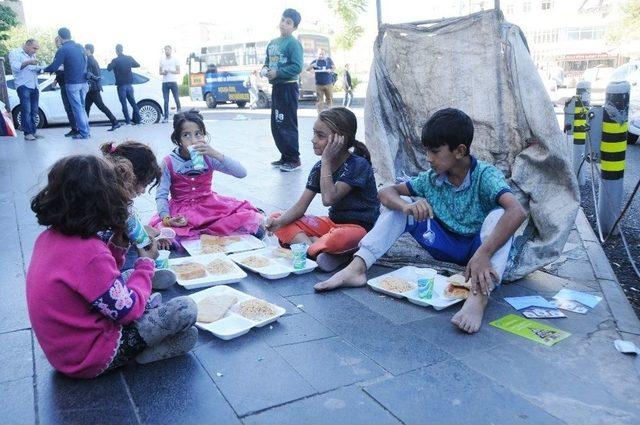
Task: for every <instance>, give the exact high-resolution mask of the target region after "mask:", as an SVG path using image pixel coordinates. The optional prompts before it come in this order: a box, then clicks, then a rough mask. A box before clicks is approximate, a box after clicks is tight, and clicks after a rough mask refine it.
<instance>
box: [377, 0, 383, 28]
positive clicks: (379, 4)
mask: <svg viewBox="0 0 640 425" xmlns="http://www.w3.org/2000/svg"><path fill="white" fill-rule="evenodd" d="M376 13H377V14H378V30H380V27H381V26H382V0H376Z"/></svg>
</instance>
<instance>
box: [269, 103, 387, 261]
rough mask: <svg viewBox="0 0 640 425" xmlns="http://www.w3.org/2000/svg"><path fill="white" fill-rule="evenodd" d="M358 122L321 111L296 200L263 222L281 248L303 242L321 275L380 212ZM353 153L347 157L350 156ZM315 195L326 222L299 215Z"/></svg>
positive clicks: (340, 111) (336, 111) (347, 253)
mask: <svg viewBox="0 0 640 425" xmlns="http://www.w3.org/2000/svg"><path fill="white" fill-rule="evenodd" d="M357 128H358V122H357V120H356V116H355V115H354V114H353V112H351V111H350V110H348V109H347V108H332V109H329V110H326V111H323V112H321V113H320V114H319V115H318V119H317V120H316V122H315V124H314V125H313V139H312V141H311V143H312V144H313V152H314V153H315V154H316V155H318V156H320V157H321V159H320V161H318V162H317V163H316V164H315V165H314V166H313V168H312V169H311V172H310V173H309V178H308V180H307V187H306V188H305V190H304V191H303V192H302V196H300V199H299V200H298V202H296V203H295V204H294V205H293V206H292V207H291V208H289V209H288V210H287V211H285V212H284V213H275V214H272V215H271V217H270V218H269V219H268V220H267V230H268V231H269V232H273V233H275V234H276V236H277V237H278V239H279V241H280V243H281V244H283V245H290V244H294V243H306V244H308V245H309V250H308V254H309V256H311V257H314V258H316V260H317V262H318V267H319V268H320V269H322V270H324V271H331V270H335V269H336V268H337V267H339V266H340V265H342V264H344V263H346V262H347V261H349V260H350V259H351V255H352V254H353V250H354V249H355V248H357V246H358V242H359V241H360V239H362V237H363V236H364V235H365V234H366V233H367V231H368V230H370V229H371V228H372V227H373V224H374V223H375V221H376V219H377V218H378V215H379V213H380V211H379V210H380V203H379V201H378V198H377V190H376V182H375V178H374V176H373V168H372V167H371V157H370V155H369V151H368V150H367V147H366V146H365V145H364V144H363V143H362V142H359V141H358V140H356V131H357ZM351 149H353V152H351ZM318 193H320V196H321V197H322V203H323V204H324V205H325V206H328V207H329V217H316V216H312V215H305V212H306V211H307V208H309V204H311V201H313V198H314V197H315V196H316V195H317V194H318Z"/></svg>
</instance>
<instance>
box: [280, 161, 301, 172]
mask: <svg viewBox="0 0 640 425" xmlns="http://www.w3.org/2000/svg"><path fill="white" fill-rule="evenodd" d="M301 167H302V163H300V161H296V162H285V163H284V164H282V165H281V166H280V167H279V168H280V171H284V172H285V173H288V172H289V171H295V170H299V169H300V168H301Z"/></svg>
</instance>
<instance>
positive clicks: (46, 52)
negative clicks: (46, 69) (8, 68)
mask: <svg viewBox="0 0 640 425" xmlns="http://www.w3.org/2000/svg"><path fill="white" fill-rule="evenodd" d="M7 35H8V39H7V40H6V41H5V42H4V44H5V46H6V49H7V51H11V50H13V49H15V48H17V47H20V46H22V45H23V44H24V42H25V41H27V40H28V39H30V38H34V39H36V40H37V41H38V44H39V45H40V50H38V54H37V58H38V61H40V62H45V63H47V64H50V63H51V62H53V57H54V56H55V54H56V50H57V47H56V43H55V41H54V40H55V38H56V35H58V33H57V30H56V29H54V28H27V27H25V26H24V25H18V26H16V27H13V28H11V29H10V30H9V31H8V33H7Z"/></svg>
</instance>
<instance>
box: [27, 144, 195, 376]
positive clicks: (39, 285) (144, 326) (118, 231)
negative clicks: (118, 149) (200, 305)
mask: <svg viewBox="0 0 640 425" xmlns="http://www.w3.org/2000/svg"><path fill="white" fill-rule="evenodd" d="M128 202H129V199H128V196H127V193H126V191H125V190H123V188H122V187H121V186H120V185H119V184H118V179H117V177H116V174H115V172H114V170H113V166H112V165H110V164H109V163H107V162H106V161H105V160H103V159H100V158H98V157H95V156H91V155H78V156H69V157H66V158H63V159H61V160H59V161H58V162H56V163H55V164H54V165H53V167H52V168H51V170H50V171H49V174H48V184H47V186H46V187H45V188H44V189H43V190H42V191H40V193H38V194H37V195H36V196H35V197H34V198H33V200H32V201H31V209H32V210H33V211H34V212H35V214H36V217H37V218H38V223H39V224H41V225H44V226H47V227H48V228H47V229H46V230H45V231H44V232H42V233H41V234H40V236H38V239H37V240H36V243H35V246H34V249H33V255H32V258H31V263H30V264H29V270H28V273H27V305H28V309H29V317H30V319H31V324H32V327H33V331H34V333H35V335H36V337H37V339H38V342H39V343H40V346H41V347H42V349H43V351H44V353H45V355H46V356H47V359H48V360H49V362H50V363H51V364H52V365H53V367H54V368H56V369H57V370H58V371H60V372H62V373H64V374H66V375H69V376H72V377H77V378H93V377H96V376H98V375H100V374H102V373H104V372H106V371H109V370H111V369H114V368H116V367H118V366H121V365H124V364H126V363H128V362H130V361H132V360H134V359H135V360H136V361H137V362H139V363H148V362H151V361H155V360H160V359H165V358H169V357H173V356H175V355H178V354H182V353H186V352H188V351H189V350H190V349H191V348H193V346H194V345H195V343H196V340H197V329H196V328H195V327H193V324H194V323H195V320H196V315H197V307H196V305H195V303H194V302H193V300H191V299H190V298H187V297H178V298H174V299H172V300H171V301H169V302H167V303H165V304H160V305H159V306H157V307H155V308H148V307H147V301H148V299H149V296H150V294H151V277H152V275H153V270H154V261H153V259H154V258H155V257H156V256H157V248H156V246H155V242H152V244H151V245H150V246H149V247H147V248H146V249H145V248H143V249H140V250H139V254H140V258H139V259H138V260H137V261H136V263H135V265H134V268H133V269H132V270H129V271H127V272H125V273H123V274H121V273H120V267H121V266H122V263H123V261H124V253H125V252H126V250H127V249H128V247H129V241H128V239H127V237H126V229H125V222H126V219H127V216H128V210H127V205H128ZM107 230H110V231H112V232H113V236H112V237H111V239H110V240H109V242H108V243H105V242H103V241H102V240H101V239H100V238H99V237H98V236H97V234H98V232H103V231H107Z"/></svg>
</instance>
